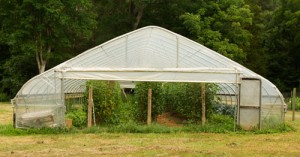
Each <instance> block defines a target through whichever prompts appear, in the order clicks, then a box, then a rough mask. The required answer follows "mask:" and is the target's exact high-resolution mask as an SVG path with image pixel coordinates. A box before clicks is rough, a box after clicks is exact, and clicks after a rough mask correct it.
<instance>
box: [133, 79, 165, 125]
mask: <svg viewBox="0 0 300 157" xmlns="http://www.w3.org/2000/svg"><path fill="white" fill-rule="evenodd" d="M150 88H151V89H152V118H153V119H154V120H155V119H156V117H157V116H158V115H159V114H161V113H163V112H164V111H165V103H164V99H163V84H162V83H157V82H140V83H137V84H136V87H135V109H136V110H135V115H136V116H135V117H136V119H137V120H138V121H140V122H145V121H146V120H147V109H148V89H150Z"/></svg>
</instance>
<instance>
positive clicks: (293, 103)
mask: <svg viewBox="0 0 300 157" xmlns="http://www.w3.org/2000/svg"><path fill="white" fill-rule="evenodd" d="M295 98H296V88H293V97H292V109H293V117H292V120H293V121H294V120H295V106H296V104H295Z"/></svg>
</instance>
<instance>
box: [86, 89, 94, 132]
mask: <svg viewBox="0 0 300 157" xmlns="http://www.w3.org/2000/svg"><path fill="white" fill-rule="evenodd" d="M92 99H93V86H92V85H90V87H89V106H88V126H87V127H88V128H90V127H92V108H93V101H92Z"/></svg>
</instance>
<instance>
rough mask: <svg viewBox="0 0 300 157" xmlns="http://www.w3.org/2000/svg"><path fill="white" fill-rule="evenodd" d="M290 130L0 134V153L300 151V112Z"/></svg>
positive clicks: (4, 119) (2, 116) (2, 114)
mask: <svg viewBox="0 0 300 157" xmlns="http://www.w3.org/2000/svg"><path fill="white" fill-rule="evenodd" d="M286 121H287V123H288V124H291V125H293V126H294V127H295V128H297V131H295V132H285V133H273V134H255V133H250V132H249V133H226V134H216V133H165V134H161V133H149V134H140V133H134V134H132V133H96V134H85V133H68V134H49V135H32V134H30V135H22V136H7V135H5V136H4V135H0V157H1V156H299V154H300V132H299V131H300V113H297V115H296V121H293V122H292V121H291V113H290V112H289V113H288V114H287V116H286ZM11 124H12V108H11V106H10V105H9V104H8V103H0V127H1V126H5V125H11Z"/></svg>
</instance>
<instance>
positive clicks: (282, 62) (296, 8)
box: [266, 0, 300, 90]
mask: <svg viewBox="0 0 300 157" xmlns="http://www.w3.org/2000/svg"><path fill="white" fill-rule="evenodd" d="M268 34H269V36H268V40H267V41H266V47H267V48H268V52H269V54H268V56H269V58H268V63H269V64H268V69H269V74H268V77H269V78H270V80H271V81H273V82H275V84H276V85H277V86H279V88H280V89H281V90H288V89H289V88H288V87H290V88H291V87H295V86H296V85H297V86H298V83H299V80H300V62H299V60H300V0H281V3H280V6H279V8H278V9H277V10H276V11H275V12H274V15H273V18H272V19H271V20H270V22H269V25H268Z"/></svg>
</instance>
